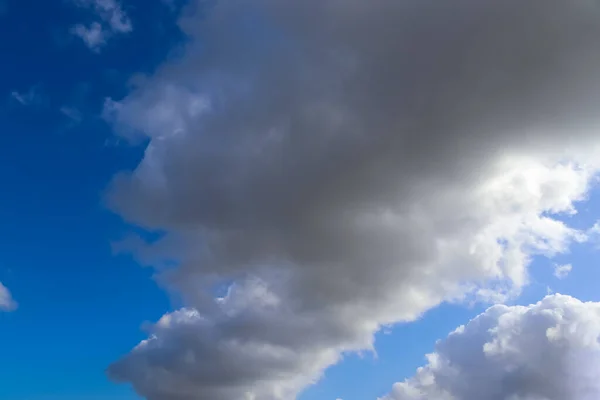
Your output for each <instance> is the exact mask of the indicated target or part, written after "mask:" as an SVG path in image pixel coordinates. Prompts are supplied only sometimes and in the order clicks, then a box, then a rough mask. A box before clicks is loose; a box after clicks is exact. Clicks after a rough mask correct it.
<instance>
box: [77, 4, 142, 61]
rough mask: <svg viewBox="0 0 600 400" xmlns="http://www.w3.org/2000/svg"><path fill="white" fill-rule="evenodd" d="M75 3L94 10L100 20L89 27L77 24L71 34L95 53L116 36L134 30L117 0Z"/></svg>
mask: <svg viewBox="0 0 600 400" xmlns="http://www.w3.org/2000/svg"><path fill="white" fill-rule="evenodd" d="M74 3H75V4H76V5H77V6H79V7H83V8H90V9H92V10H93V11H94V12H95V13H96V15H97V16H98V18H99V19H100V21H95V22H92V23H90V24H89V25H84V24H76V25H74V26H73V27H72V28H71V33H72V34H73V35H75V36H78V37H80V38H81V40H83V42H84V43H85V44H86V46H87V47H89V48H90V49H91V50H93V51H96V52H98V51H100V50H101V48H102V47H104V46H105V45H106V44H107V42H108V40H109V39H110V38H112V37H114V36H115V35H117V34H126V33H129V32H131V31H132V30H133V25H132V23H131V20H130V19H129V17H128V16H127V14H126V13H125V11H124V10H123V8H122V7H121V5H120V4H119V3H118V2H117V0H74Z"/></svg>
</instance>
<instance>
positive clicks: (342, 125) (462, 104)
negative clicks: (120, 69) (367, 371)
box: [105, 0, 600, 400]
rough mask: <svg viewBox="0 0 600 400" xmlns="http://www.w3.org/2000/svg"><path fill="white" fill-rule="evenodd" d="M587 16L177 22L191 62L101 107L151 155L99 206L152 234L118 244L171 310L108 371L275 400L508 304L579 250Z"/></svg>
mask: <svg viewBox="0 0 600 400" xmlns="http://www.w3.org/2000/svg"><path fill="white" fill-rule="evenodd" d="M599 13H600V9H598V8H597V6H596V5H595V3H591V2H589V1H584V0H575V1H573V0H570V1H567V0H551V1H541V0H526V1H523V0H518V1H517V0H507V1H493V0H489V1H480V0H452V1H450V2H444V3H443V4H441V3H440V2H437V1H433V0H426V1H423V0H418V1H417V0H406V1H396V0H382V1H378V2H377V3H376V5H375V4H374V3H369V2H365V1H362V0H360V1H359V0H346V1H340V0H325V1H322V0H319V1H317V0H308V1H302V2H298V1H292V0H283V1H282V0H277V1H275V0H258V1H256V0H255V1H241V2H219V3H218V4H217V5H216V6H215V7H214V9H212V10H211V13H210V15H209V17H208V18H204V17H202V16H199V15H197V14H194V13H193V12H192V11H189V12H188V13H184V15H186V17H185V18H184V19H182V21H181V26H182V29H183V30H184V31H185V32H186V33H187V34H188V35H189V36H190V38H191V39H192V44H191V45H190V46H188V48H187V52H186V55H185V56H184V57H182V58H181V59H178V60H176V61H173V62H171V63H169V64H166V65H164V66H163V67H162V68H160V69H159V71H158V72H157V73H156V74H155V75H153V76H150V77H138V79H136V80H135V82H133V83H134V85H135V86H136V88H135V89H134V90H133V91H132V93H131V94H130V95H129V96H128V97H126V98H125V99H122V100H119V101H114V100H109V101H107V104H106V110H105V111H106V116H107V118H109V119H110V120H112V122H113V123H114V124H115V128H116V129H117V130H118V132H120V134H121V135H123V136H125V137H128V138H131V139H134V138H136V137H138V136H140V135H141V136H142V137H147V138H149V139H150V144H149V145H148V148H147V150H146V154H145V157H144V159H143V160H142V162H141V163H140V165H139V166H138V167H137V168H136V169H135V171H133V172H132V173H124V174H122V175H121V176H119V177H117V178H116V179H115V181H114V184H113V187H112V188H111V190H110V193H109V201H110V204H111V205H112V206H113V207H114V209H115V210H116V211H117V212H119V213H120V214H122V215H123V216H124V217H125V218H126V219H128V220H129V221H132V222H134V223H137V224H139V225H141V226H143V227H146V228H150V229H155V228H157V229H161V230H164V231H166V232H167V234H166V236H165V237H164V238H163V239H161V240H159V241H156V242H153V243H144V242H143V241H141V240H132V241H130V243H136V245H135V249H134V250H135V252H136V254H137V256H138V257H139V258H140V260H143V261H144V262H146V263H149V264H152V265H154V266H155V267H156V268H157V269H158V270H159V271H161V273H160V275H159V279H160V280H161V282H162V283H163V284H164V285H165V286H166V287H167V288H168V290H171V291H173V292H175V293H177V294H178V295H179V296H180V297H181V298H182V299H183V300H184V302H185V304H186V305H187V308H185V309H182V310H180V311H177V312H174V313H171V314H167V315H165V316H164V317H163V319H162V320H161V321H160V322H158V323H157V324H156V325H155V326H154V327H153V328H151V332H150V337H149V339H148V340H147V341H145V342H143V343H141V344H140V345H138V346H137V347H136V348H135V349H134V350H133V351H132V352H131V353H130V354H128V355H126V356H125V357H124V358H123V359H122V360H120V361H118V362H116V363H115V364H113V365H112V366H111V367H110V368H109V374H110V376H111V377H112V378H114V379H116V380H119V381H127V382H131V383H132V384H133V385H134V387H135V389H136V390H137V391H138V392H139V393H140V394H142V395H144V396H146V397H147V398H148V399H152V400H167V399H168V400H171V399H182V400H203V399H211V400H220V399H228V400H230V399H256V400H276V399H290V398H294V397H295V396H296V394H297V393H298V392H299V391H301V390H302V389H303V388H304V387H305V386H306V385H308V384H310V383H311V382H314V381H315V380H316V379H318V378H319V376H320V374H321V372H322V371H323V370H324V369H325V368H326V367H327V366H329V365H331V364H333V363H335V362H337V361H338V360H339V359H340V357H341V355H342V354H343V353H344V352H347V351H356V350H362V349H370V348H372V346H373V335H374V333H375V332H377V331H378V330H379V329H380V328H381V327H382V326H383V325H386V324H393V323H397V322H400V321H410V320H413V319H415V318H418V317H419V315H421V313H423V312H424V311H426V310H427V309H429V308H431V307H434V306H436V305H438V304H439V303H440V302H442V301H453V300H460V299H463V298H465V296H469V297H474V298H476V299H485V300H490V299H492V300H498V299H502V298H504V297H505V296H507V295H511V294H514V293H517V292H518V290H519V288H520V287H522V286H523V285H525V284H527V281H528V274H527V265H528V263H529V261H530V259H531V257H533V256H536V255H544V256H548V257H551V256H553V255H554V254H556V253H562V252H566V251H568V248H569V244H570V243H571V242H572V241H573V240H584V239H585V234H584V233H583V232H578V231H576V230H575V229H572V228H570V227H569V226H567V225H565V224H564V223H563V222H560V221H558V220H557V219H555V218H554V216H555V215H556V214H559V213H572V212H575V206H576V202H577V201H580V200H583V199H584V198H585V196H586V194H587V192H588V189H589V184H590V182H591V180H592V177H593V176H594V174H595V173H596V172H597V171H598V167H599V165H598V160H600V158H598V157H597V155H598V148H599V145H600V142H599V141H598V139H597V135H595V134H594V132H595V129H596V128H597V125H598V122H600V121H598V118H597V115H598V112H597V111H598V110H597V104H600V103H598V100H599V97H600V91H599V90H598V89H600V79H599V78H600V68H599V67H600V42H599V41H598V40H597V37H598V34H599V33H600V18H599V17H600V14H599ZM173 262H175V263H176V264H177V267H176V268H172V267H171V265H172V264H173ZM223 286H228V287H229V290H228V292H227V294H222V292H221V291H220V290H219V289H218V288H220V287H223Z"/></svg>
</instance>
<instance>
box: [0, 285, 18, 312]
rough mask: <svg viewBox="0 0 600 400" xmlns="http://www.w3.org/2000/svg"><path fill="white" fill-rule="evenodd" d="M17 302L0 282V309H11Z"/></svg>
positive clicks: (14, 307) (15, 306)
mask: <svg viewBox="0 0 600 400" xmlns="http://www.w3.org/2000/svg"><path fill="white" fill-rule="evenodd" d="M16 308H17V302H16V301H14V300H13V298H12V295H11V294H10V291H9V290H8V289H7V288H6V286H4V285H3V284H2V282H0V311H13V310H15V309H16Z"/></svg>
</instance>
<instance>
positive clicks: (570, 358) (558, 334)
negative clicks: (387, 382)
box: [382, 295, 600, 400]
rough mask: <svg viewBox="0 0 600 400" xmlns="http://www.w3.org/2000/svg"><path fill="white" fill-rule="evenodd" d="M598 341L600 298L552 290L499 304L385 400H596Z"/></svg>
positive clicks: (459, 331)
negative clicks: (535, 298) (534, 298)
mask: <svg viewBox="0 0 600 400" xmlns="http://www.w3.org/2000/svg"><path fill="white" fill-rule="evenodd" d="M599 340H600V303H583V302H581V301H579V300H577V299H574V298H572V297H569V296H563V295H552V296H548V297H546V298H545V299H544V300H542V301H541V302H539V303H537V304H534V305H531V306H528V307H522V306H515V307H507V306H494V307H492V308H490V309H488V310H487V311H486V312H485V313H483V314H481V315H479V316H478V317H476V318H475V319H473V320H472V321H470V322H469V323H468V324H467V325H466V326H461V327H459V328H458V329H457V330H456V331H454V332H453V333H451V334H450V335H449V336H448V337H447V338H446V339H444V340H443V341H440V342H438V343H437V345H436V350H435V352H434V353H432V354H429V355H428V356H427V359H428V364H427V365H426V366H424V367H422V368H419V370H418V371H417V373H416V374H415V376H414V377H412V378H410V379H408V380H406V381H404V382H402V383H397V384H395V385H394V389H393V391H392V393H391V394H389V395H388V396H386V397H384V398H383V399H382V400H430V399H436V400H475V399H489V400H507V399H510V400H573V399H577V400H594V399H597V398H599V396H600V382H598V371H599V370H600V342H599Z"/></svg>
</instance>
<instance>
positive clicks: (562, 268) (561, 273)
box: [554, 264, 573, 279]
mask: <svg viewBox="0 0 600 400" xmlns="http://www.w3.org/2000/svg"><path fill="white" fill-rule="evenodd" d="M572 270H573V266H572V265H571V264H564V265H555V266H554V276H555V277H557V278H558V279H565V278H566V277H567V276H568V275H569V273H570V272H571V271H572Z"/></svg>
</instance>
